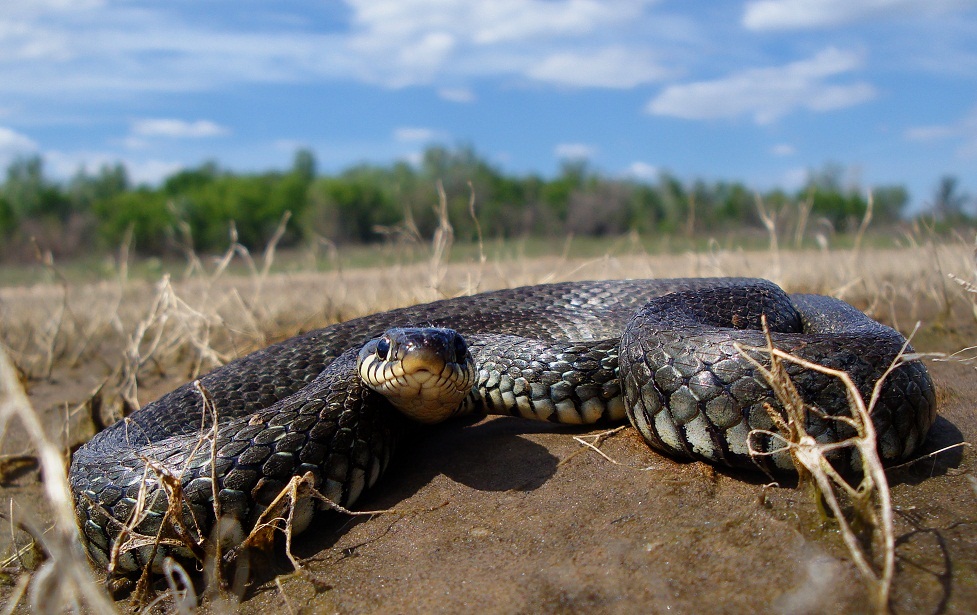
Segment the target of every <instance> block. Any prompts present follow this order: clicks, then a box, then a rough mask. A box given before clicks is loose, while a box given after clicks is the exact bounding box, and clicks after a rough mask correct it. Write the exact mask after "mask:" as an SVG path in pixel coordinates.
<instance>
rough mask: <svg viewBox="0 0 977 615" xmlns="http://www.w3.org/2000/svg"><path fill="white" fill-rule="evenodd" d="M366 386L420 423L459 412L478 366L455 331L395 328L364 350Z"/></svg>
mask: <svg viewBox="0 0 977 615" xmlns="http://www.w3.org/2000/svg"><path fill="white" fill-rule="evenodd" d="M357 371H358V373H359V375H360V378H361V379H362V380H363V382H364V383H365V384H366V385H367V386H368V387H370V388H371V389H373V390H374V391H376V392H377V393H380V394H381V395H383V396H384V397H386V398H387V399H388V400H389V401H390V403H392V404H393V405H394V406H395V407H396V408H397V409H398V410H400V411H401V412H403V413H404V414H406V415H407V416H409V417H410V418H412V419H414V420H416V421H418V422H420V423H438V422H441V421H443V420H446V419H448V418H450V417H452V416H454V415H455V414H457V413H458V411H459V408H460V406H461V404H462V402H463V401H464V400H465V397H467V396H468V394H469V393H470V392H471V390H472V386H473V385H474V383H475V362H474V361H473V360H472V356H471V353H470V352H469V351H468V344H466V343H465V340H464V338H462V337H461V335H459V334H458V333H457V332H455V331H453V330H451V329H438V328H433V327H429V328H396V329H389V330H387V331H386V332H385V333H384V334H383V335H381V336H380V337H378V338H376V339H374V340H370V341H369V342H367V343H366V344H365V345H364V346H363V348H362V349H361V350H360V353H359V357H358V359H357Z"/></svg>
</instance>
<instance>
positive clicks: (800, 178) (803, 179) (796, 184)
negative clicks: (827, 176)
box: [780, 167, 811, 191]
mask: <svg viewBox="0 0 977 615" xmlns="http://www.w3.org/2000/svg"><path fill="white" fill-rule="evenodd" d="M810 176H811V170H810V169H806V168H803V167H795V168H793V169H788V170H787V171H785V172H784V174H783V176H782V177H781V179H780V185H781V187H783V188H784V190H790V191H796V190H800V189H801V188H803V187H804V186H805V185H806V184H807V181H808V179H810Z"/></svg>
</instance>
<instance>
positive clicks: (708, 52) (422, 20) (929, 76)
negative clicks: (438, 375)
mask: <svg viewBox="0 0 977 615" xmlns="http://www.w3.org/2000/svg"><path fill="white" fill-rule="evenodd" d="M431 144H441V145H446V146H449V147H451V146H456V145H462V144H463V145H471V146H473V147H474V148H475V150H476V151H477V152H478V153H479V154H480V155H481V156H482V157H484V158H485V159H487V160H488V161H489V162H490V163H492V164H494V165H496V166H497V167H498V168H499V169H500V170H502V171H503V172H506V173H514V174H526V173H538V174H542V175H543V176H547V177H549V176H553V175H555V174H556V173H558V171H559V169H560V166H561V164H562V163H563V162H565V161H566V160H576V159H581V158H585V159H587V160H588V161H589V163H590V165H591V166H592V168H594V169H595V170H597V171H599V172H601V173H603V174H605V175H609V176H613V177H633V178H636V179H641V180H649V181H653V180H654V179H655V178H656V177H657V176H658V173H660V172H661V171H668V172H670V173H672V174H674V175H676V176H678V177H679V178H680V179H682V180H683V181H692V180H694V179H704V180H706V181H716V180H730V181H742V182H746V183H747V184H748V185H750V186H752V187H755V188H757V189H762V190H766V189H770V188H774V187H781V188H785V189H787V190H795V189H797V188H799V187H801V186H802V185H803V183H804V181H805V179H806V178H807V177H808V175H809V173H810V172H811V171H812V170H814V171H816V170H819V169H822V168H825V166H826V165H829V164H834V165H841V166H842V167H843V168H844V169H846V172H845V181H846V182H850V183H851V184H852V185H859V186H863V187H867V186H871V185H885V184H900V185H904V186H906V187H907V188H908V189H909V191H910V195H911V200H912V203H913V205H914V207H922V206H925V204H926V203H927V202H928V201H930V200H931V198H932V195H933V193H934V191H935V188H936V185H937V182H938V181H939V179H940V177H941V176H943V175H947V174H951V175H956V176H957V177H959V179H960V181H961V183H962V186H963V188H964V189H965V190H968V191H970V192H971V193H973V192H977V0H740V1H734V0H726V1H720V2H716V1H714V0H486V1H474V0H467V1H466V0H345V1H340V0H279V1H277V2H259V1H257V0H167V1H165V2H159V1H158V0H153V1H148V0H145V1H144V0H17V1H7V2H2V3H0V166H2V167H4V168H5V167H6V165H7V164H9V162H10V161H11V160H13V159H15V158H16V157H17V156H23V155H35V154H36V155H41V156H42V157H43V158H44V161H45V170H46V172H47V173H48V174H49V175H51V176H53V177H55V178H62V179H67V178H69V177H71V176H72V175H73V174H74V173H76V172H77V171H78V170H79V169H80V168H85V169H87V170H89V171H95V170H97V169H98V167H100V166H101V165H103V164H106V163H115V162H122V163H124V164H125V165H126V167H127V168H128V170H129V173H130V176H131V178H132V179H133V180H134V181H136V182H145V183H150V184H152V183H157V182H159V181H160V180H161V179H162V178H164V177H165V176H167V175H169V174H171V173H173V172H175V171H177V170H179V169H180V168H185V167H193V166H196V165H199V164H201V163H202V162H205V161H207V160H215V161H217V162H218V163H219V164H220V165H221V166H222V167H224V168H228V169H232V170H235V171H241V172H251V171H266V170H271V169H284V168H287V167H288V166H289V165H290V164H291V160H292V157H293V156H294V153H295V151H296V150H297V149H298V148H308V149H310V150H311V151H313V152H314V154H315V156H316V159H317V161H318V165H319V170H320V172H325V173H335V172H338V171H341V170H343V169H345V168H348V167H350V166H352V165H354V164H358V163H362V162H369V163H375V164H389V163H391V162H393V161H396V160H407V161H411V162H416V161H417V160H419V157H420V155H421V152H423V150H424V148H425V147H426V146H428V145H431Z"/></svg>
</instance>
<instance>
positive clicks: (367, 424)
mask: <svg viewBox="0 0 977 615" xmlns="http://www.w3.org/2000/svg"><path fill="white" fill-rule="evenodd" d="M761 315H764V316H765V317H766V319H767V322H768V326H769V328H770V331H771V335H772V337H773V340H774V343H775V345H776V346H777V347H778V348H781V349H783V350H786V351H788V352H791V353H793V354H795V355H797V356H800V357H802V358H805V359H808V360H811V361H814V362H817V363H820V364H823V365H826V366H829V367H835V368H839V369H843V370H845V371H847V372H848V373H849V374H850V375H851V377H852V379H853V380H854V382H855V383H856V385H857V386H858V388H859V390H860V392H861V393H862V395H863V396H864V397H865V398H866V399H868V398H869V397H870V396H871V392H872V388H873V386H874V385H875V382H876V381H877V380H878V379H879V377H880V376H881V375H882V374H883V373H884V372H885V371H886V370H887V369H888V367H889V365H890V363H892V361H893V360H894V359H895V358H896V356H897V355H898V354H899V352H900V351H901V350H903V347H904V344H905V339H904V338H903V337H902V336H901V335H900V334H899V333H898V332H896V331H894V330H893V329H890V328H889V327H885V326H883V325H880V324H878V323H876V322H875V321H873V320H871V319H870V318H868V317H866V316H864V315H863V314H862V313H861V312H859V311H858V310H856V309H855V308H853V307H851V306H849V305H848V304H846V303H844V302H842V301H839V300H835V299H831V298H828V297H822V296H818V295H790V296H788V295H786V294H785V293H784V292H783V291H782V290H780V289H779V288H778V287H777V286H775V285H773V284H771V283H770V282H766V281H764V280H750V279H737V278H717V279H674V280H634V281H602V282H572V283H560V284H548V285H539V286H531V287H523V288H516V289H509V290H503V291H496V292H490V293H483V294H480V295H474V296H470V297H460V298H457V299H449V300H444V301H436V302H434V303H429V304H424V305H418V306H414V307H409V308H402V309H397V310H391V311H388V312H383V313H380V314H374V315H372V316H366V317H363V318H358V319H354V320H350V321H347V322H344V323H340V324H337V325H333V326H330V327H326V328H323V329H319V330H316V331H312V332H310V333H307V334H304V335H300V336H297V337H294V338H291V339H289V340H286V341H284V342H281V343H279V344H276V345H274V346H270V347H268V348H265V349H263V350H259V351H257V352H255V353H252V354H250V355H248V356H245V357H242V358H241V359H238V360H236V361H233V362H231V363H228V364H227V365H225V366H223V367H221V368H219V369H217V370H214V371H213V372H211V373H210V374H208V375H206V376H204V377H203V378H201V384H202V385H203V387H204V388H206V390H207V391H208V392H209V394H210V396H211V397H212V398H213V401H214V403H215V405H216V408H217V417H218V418H217V424H216V425H213V424H212V423H211V422H209V421H210V418H209V417H210V416H211V415H209V414H208V413H207V412H202V403H201V396H200V394H199V393H198V392H197V391H196V390H195V389H194V387H193V386H192V385H190V384H187V385H184V386H182V387H180V388H178V389H176V390H175V391H173V392H171V393H169V394H167V395H165V396H163V397H161V398H160V399H158V400H156V401H155V402H153V403H151V404H149V405H147V406H145V407H144V408H142V409H140V410H138V411H137V412H135V413H133V414H132V415H131V416H130V417H128V418H127V419H125V420H124V421H120V422H119V423H116V424H115V425H113V426H111V427H109V428H108V429H106V430H105V431H103V432H101V433H99V434H98V435H96V436H95V438H93V439H92V440H91V441H90V442H89V443H87V444H86V445H85V446H83V447H82V448H80V449H79V450H78V451H77V452H76V453H75V455H74V458H73V460H72V464H71V471H70V483H71V488H72V491H73V493H74V495H75V498H76V511H77V515H78V519H79V522H80V524H81V527H82V530H83V535H84V537H85V539H86V546H87V547H88V549H89V552H90V553H91V554H92V557H93V559H95V561H96V562H98V563H100V564H102V565H107V564H108V563H109V561H110V559H113V550H114V551H117V553H115V555H114V559H115V566H116V569H117V570H122V571H131V570H137V569H139V568H140V567H142V566H146V565H149V566H152V567H153V568H159V566H160V564H161V562H162V558H163V557H164V556H165V555H177V556H185V557H186V556H198V557H199V554H197V553H194V552H193V550H192V549H188V548H187V547H186V541H183V542H182V543H180V542H179V541H177V540H175V539H173V537H172V536H170V534H172V533H173V532H174V529H173V527H169V528H163V529H164V531H163V534H164V536H163V538H164V540H163V541H162V543H161V544H162V547H156V546H154V545H152V544H150V542H148V541H142V542H140V540H137V539H134V538H133V536H134V535H135V534H134V533H133V532H131V531H130V529H131V530H134V532H135V533H137V534H139V535H142V536H151V537H153V536H156V534H157V533H158V532H159V531H160V528H161V527H162V523H163V518H164V515H165V514H166V511H167V506H168V505H169V503H170V502H169V499H168V498H167V497H166V493H165V491H166V485H165V483H166V482H167V481H166V480H165V479H163V478H160V476H161V475H171V476H173V477H175V478H174V479H173V480H175V481H176V482H178V483H179V484H180V485H181V486H182V493H183V499H182V502H180V503H179V506H180V507H181V508H180V510H181V512H182V516H181V518H180V519H178V520H177V521H178V526H179V527H177V528H176V529H177V530H179V529H180V528H181V527H182V528H184V531H185V533H186V534H188V535H189V537H190V538H191V539H192V541H196V542H198V543H202V542H203V539H204V538H205V537H206V536H207V533H208V532H209V531H210V530H211V528H212V526H213V523H214V508H215V504H214V501H215V498H216V502H217V504H218V506H217V507H218V508H219V509H220V512H221V514H222V515H223V516H226V517H229V518H232V519H236V520H238V521H239V522H240V523H241V524H242V526H243V528H242V529H243V530H247V529H248V525H249V524H250V523H253V522H254V519H255V518H256V514H257V513H258V512H260V510H261V509H262V508H263V507H264V506H267V505H268V504H269V502H270V501H271V500H272V499H273V498H274V497H275V496H276V495H277V494H278V493H279V492H280V491H281V489H282V488H283V487H284V486H285V484H286V483H287V482H288V481H289V479H290V478H291V477H293V476H300V475H304V474H305V473H307V472H308V473H311V474H312V476H313V477H314V480H315V484H316V487H317V489H318V490H319V491H321V492H323V493H324V494H325V495H326V496H327V497H329V498H330V499H331V500H333V501H334V502H336V503H338V504H340V505H343V506H348V505H350V504H352V503H353V502H355V500H356V499H357V498H358V497H359V495H360V494H361V493H362V491H363V490H364V489H366V488H368V487H370V486H372V485H373V484H374V483H375V482H376V480H377V479H378V478H379V476H380V475H381V474H382V473H383V470H384V469H385V468H386V467H387V465H388V463H389V460H390V458H391V455H392V454H393V452H394V450H395V448H396V445H397V442H398V440H399V439H400V436H401V434H403V433H404V431H405V429H406V427H407V424H408V423H410V421H409V420H408V419H406V418H404V417H403V416H402V415H401V414H400V413H399V412H397V411H396V410H395V409H394V408H393V406H392V405H391V403H390V402H389V401H388V400H387V398H385V397H384V396H383V395H381V394H379V393H376V392H374V391H373V390H372V389H370V388H368V387H366V386H364V384H363V382H362V381H361V379H360V378H359V377H357V368H356V353H357V351H358V350H359V349H360V347H362V346H363V345H364V344H366V343H367V342H368V341H370V340H371V339H374V338H377V337H378V336H380V335H381V334H382V333H383V332H384V331H385V330H387V329H390V328H391V327H447V328H451V329H454V330H456V331H458V332H459V333H460V334H461V335H462V336H464V338H465V340H466V341H467V344H468V348H469V350H470V352H471V356H472V357H473V358H474V362H475V366H476V382H475V387H474V389H473V391H472V393H471V395H470V396H469V398H468V400H466V404H465V407H466V408H467V409H474V410H478V411H485V412H489V413H503V414H513V415H517V416H523V417H526V418H533V419H540V420H550V421H555V422H563V423H595V422H599V421H615V420H622V419H623V418H624V416H625V415H627V416H628V417H629V418H630V420H631V422H632V424H633V425H634V426H635V427H636V428H637V429H638V430H639V431H640V433H641V434H642V436H643V437H644V438H645V440H646V441H647V442H648V443H649V444H650V445H651V446H652V447H653V448H655V449H657V450H660V451H663V452H665V453H667V454H670V455H673V456H679V457H690V458H695V459H702V460H706V461H709V462H712V463H717V464H722V465H728V466H734V467H756V466H757V464H758V463H762V464H766V465H768V466H770V467H772V468H774V469H789V468H790V460H789V457H788V456H787V455H786V453H782V454H776V455H773V456H771V457H764V458H754V457H751V456H750V454H749V451H748V449H747V438H748V434H749V433H750V431H751V430H753V429H766V430H772V429H774V424H773V422H772V420H771V419H770V417H769V416H768V414H767V412H766V410H765V409H764V404H765V403H771V404H773V405H774V406H775V407H777V402H776V398H775V396H774V395H773V392H772V391H771V390H770V388H769V386H768V385H767V384H766V382H765V381H764V379H763V378H762V377H761V376H760V375H759V374H758V373H757V372H756V370H755V368H754V367H753V366H752V365H751V364H750V363H749V362H747V361H746V360H745V359H744V358H743V357H742V356H741V354H740V352H739V351H738V350H737V348H736V347H735V346H734V344H736V343H739V344H741V345H742V346H754V347H762V346H765V344H766V342H765V338H764V337H763V333H762V332H761V331H759V329H760V322H761ZM909 350H910V351H911V349H909ZM757 356H759V355H757ZM787 368H788V372H789V373H790V374H791V376H792V377H793V379H794V382H795V384H796V385H797V387H798V389H799V390H800V391H801V393H802V395H803V396H804V398H805V401H806V402H807V403H808V404H809V405H811V406H814V407H816V408H817V409H818V410H819V413H818V412H812V413H809V415H808V420H807V423H808V424H807V425H806V427H807V430H808V432H809V433H811V434H812V435H814V436H815V437H816V438H817V439H818V440H819V441H823V442H830V441H837V440H839V439H842V438H844V437H847V436H849V435H850V433H849V432H850V430H849V429H848V428H847V427H846V425H845V424H844V423H843V422H840V421H836V420H833V419H832V418H831V416H832V415H838V414H840V413H843V412H847V406H848V402H847V398H846V394H845V391H844V389H843V388H842V387H841V385H840V383H839V382H838V381H837V380H835V379H832V378H829V377H827V376H824V375H822V374H818V373H814V372H812V371H808V370H802V369H800V368H799V367H797V366H796V365H788V366H787ZM934 418H935V401H934V392H933V385H932V382H931V380H930V378H929V375H928V374H927V372H926V369H925V368H924V367H923V366H922V364H921V363H919V362H918V361H910V362H907V363H903V364H902V365H900V366H899V367H897V368H896V369H895V370H893V371H892V373H891V374H889V376H888V377H887V378H886V380H885V384H884V386H883V388H882V392H881V395H880V396H879V400H878V403H877V405H876V406H875V409H874V412H873V423H874V425H875V428H876V431H877V434H878V448H879V452H880V455H881V456H882V458H883V459H884V460H885V461H896V460H900V459H905V458H906V457H908V456H909V455H911V454H912V453H913V451H914V450H915V449H916V448H917V447H918V446H919V445H920V444H921V443H922V441H923V440H924V439H925V436H926V433H927V431H928V429H929V427H930V425H931V424H932V422H933V420H934ZM428 422H429V421H428ZM208 430H210V433H213V434H214V438H213V442H209V441H208V442H205V443H204V444H203V445H201V444H200V442H201V438H200V434H201V433H202V432H203V433H207V432H208ZM754 438H755V439H754V441H753V445H754V449H759V450H770V449H773V448H777V447H779V446H780V445H779V443H777V442H773V441H771V439H770V438H769V437H767V438H764V437H756V435H754ZM841 454H842V455H844V453H841ZM838 463H840V464H846V463H851V460H850V459H847V458H844V457H840V458H839V460H838ZM170 499H172V498H170ZM134 511H135V512H138V514H139V515H140V516H139V517H138V518H137V519H135V520H132V521H130V517H131V516H132V515H133V514H134ZM127 522H128V523H129V526H130V527H129V529H126V528H124V526H125V524H126V523H127ZM171 525H172V523H171ZM177 533H178V532H177ZM181 544H182V545H183V546H181Z"/></svg>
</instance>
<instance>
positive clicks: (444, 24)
mask: <svg viewBox="0 0 977 615" xmlns="http://www.w3.org/2000/svg"><path fill="white" fill-rule="evenodd" d="M348 3H349V4H350V5H351V7H352V9H353V16H352V34H351V35H350V36H349V38H348V40H347V42H346V45H347V47H348V48H349V50H350V51H351V53H352V54H353V56H354V57H355V58H357V59H358V61H359V63H360V66H359V73H358V77H359V78H362V79H366V80H368V81H377V82H379V83H382V84H384V85H388V86H392V87H400V86H405V85H413V84H426V83H430V82H432V81H435V80H436V79H438V78H440V77H441V76H443V75H462V76H482V75H487V74H494V75H500V74H512V75H520V76H524V77H529V78H530V79H540V80H543V81H548V82H557V83H569V84H573V85H586V86H595V87H628V86H626V85H621V84H622V83H623V82H627V81H630V82H631V83H636V82H643V81H646V80H648V76H647V75H648V74H649V72H651V73H653V74H654V75H657V74H658V73H659V72H660V71H659V69H657V67H654V66H653V65H651V64H650V63H649V62H648V60H647V56H648V51H647V49H646V46H647V43H646V40H645V39H644V38H643V37H641V36H638V35H637V34H635V35H633V36H632V37H631V40H630V44H627V45H625V44H624V43H623V42H621V41H620V39H621V38H622V32H621V28H622V27H627V26H630V25H632V24H633V23H634V22H635V21H636V20H637V19H638V18H639V17H641V16H642V14H643V12H644V11H645V8H646V6H647V5H649V4H651V2H649V1H648V0H628V1H626V2H614V1H608V0H549V1H547V0H495V1H493V2H470V1H469V0H349V2H348ZM612 31H613V32H614V34H613V35H609V34H608V33H609V32H612ZM625 38H626V37H625ZM615 39H617V43H616V44H617V46H618V48H616V49H615V48H611V49H610V50H609V51H608V50H604V51H598V54H601V55H603V56H604V57H605V58H606V59H610V57H611V56H613V58H615V59H617V60H619V61H623V62H624V66H622V67H613V68H614V72H613V73H612V75H611V76H610V77H600V76H599V75H598V74H597V73H596V69H594V68H587V69H585V70H584V72H585V73H587V74H588V75H589V76H590V78H589V79H586V80H584V81H582V82H581V81H580V80H579V79H574V78H573V75H571V74H570V73H569V72H568V71H567V70H566V62H567V61H568V60H571V61H572V60H573V59H574V58H580V59H584V60H586V61H588V62H590V63H592V64H594V63H595V60H594V59H593V58H591V57H589V56H581V55H580V54H579V50H580V48H581V46H582V44H584V43H583V42H585V43H586V44H589V45H591V46H593V45H594V44H595V42H598V43H602V44H603V46H606V47H611V45H610V42H611V41H614V40H615ZM598 49H600V47H598ZM600 65H601V66H603V67H607V63H606V62H604V61H602V62H600ZM629 68H631V69H632V70H633V72H634V73H635V74H636V75H637V76H632V77H630V78H627V77H625V76H624V75H623V74H622V73H624V72H626V71H627V70H628V69H629ZM652 69H653V70H652ZM606 83H610V85H607V84H606Z"/></svg>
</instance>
